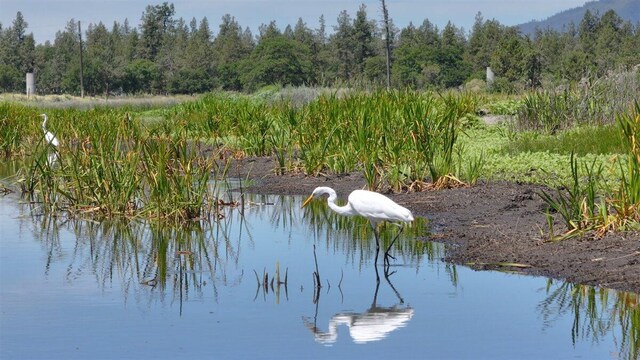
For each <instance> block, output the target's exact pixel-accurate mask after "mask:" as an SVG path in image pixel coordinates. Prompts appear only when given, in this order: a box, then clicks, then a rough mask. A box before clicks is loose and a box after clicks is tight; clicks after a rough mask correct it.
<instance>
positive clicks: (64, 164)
mask: <svg viewBox="0 0 640 360" xmlns="http://www.w3.org/2000/svg"><path fill="white" fill-rule="evenodd" d="M57 115H58V116H56V118H61V116H60V115H59V114H57ZM67 115H69V117H68V118H72V117H73V116H75V115H78V116H79V117H78V119H77V120H78V121H77V122H72V123H67V124H66V125H67V126H66V127H61V128H62V129H63V131H62V135H60V136H59V138H61V139H63V140H62V144H61V146H60V147H59V148H58V149H57V151H56V154H57V161H55V162H54V163H53V164H51V163H50V162H49V161H47V156H48V154H49V152H50V149H48V148H47V147H45V146H44V145H43V141H42V140H41V141H40V142H39V143H38V145H37V147H36V150H35V156H33V158H32V159H33V160H32V163H31V166H30V167H29V170H28V173H27V174H26V181H25V182H24V186H23V191H24V192H25V193H27V194H28V195H29V196H31V198H32V199H33V200H34V201H38V202H41V203H42V204H43V206H44V207H45V208H46V209H48V210H50V211H52V212H59V211H64V212H66V213H67V214H68V215H69V216H71V217H93V218H113V217H144V218H151V219H158V220H163V221H164V220H169V221H176V222H184V221H191V220H195V219H199V218H202V217H205V218H210V217H211V218H215V217H216V214H212V212H215V211H217V206H216V205H215V204H216V200H215V199H214V195H213V192H212V191H213V190H212V189H210V187H209V185H208V184H209V176H210V173H211V172H216V171H219V170H220V169H219V168H218V167H215V166H214V156H210V157H204V156H202V152H203V151H202V149H201V147H200V145H199V144H198V143H197V142H192V141H189V140H188V136H187V133H186V130H185V127H178V128H177V129H168V128H166V127H164V128H163V127H158V128H156V129H154V130H153V131H149V130H147V129H145V128H143V127H142V125H141V123H140V122H139V121H138V120H137V119H136V118H135V117H132V116H131V114H129V113H121V112H117V111H111V110H108V111H99V110H98V111H91V112H87V113H78V114H76V113H69V114H67ZM80 115H84V116H85V117H86V118H81V116H80ZM74 135H75V136H74ZM69 138H70V139H69ZM65 139H69V140H66V141H65Z"/></svg>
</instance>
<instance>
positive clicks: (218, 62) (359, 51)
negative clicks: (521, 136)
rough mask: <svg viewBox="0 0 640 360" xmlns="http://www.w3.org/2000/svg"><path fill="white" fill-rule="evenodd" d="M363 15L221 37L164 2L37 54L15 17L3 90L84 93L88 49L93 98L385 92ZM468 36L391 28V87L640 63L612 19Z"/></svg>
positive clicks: (1, 49)
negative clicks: (272, 88)
mask: <svg viewBox="0 0 640 360" xmlns="http://www.w3.org/2000/svg"><path fill="white" fill-rule="evenodd" d="M366 10H367V9H366V7H365V6H364V5H362V6H361V7H360V8H359V9H358V10H357V12H356V13H355V16H353V17H352V16H351V15H350V14H349V13H348V12H347V11H342V12H341V13H340V14H339V15H338V18H337V19H336V21H335V23H336V26H335V27H334V28H333V30H334V31H333V33H332V34H327V33H326V25H325V21H324V17H321V18H320V21H319V24H318V28H316V29H311V28H309V27H308V26H307V24H305V23H304V22H303V21H302V20H300V21H298V23H297V24H295V27H292V26H287V27H286V28H285V29H286V30H285V31H281V30H280V29H278V27H277V26H276V24H275V22H271V23H270V24H269V25H265V26H264V27H262V28H261V29H259V30H260V34H259V36H254V34H252V33H251V31H249V30H248V29H243V27H242V26H241V25H240V24H239V23H238V22H237V21H236V20H235V18H233V17H232V16H231V15H229V14H227V15H224V16H223V17H222V19H221V23H220V26H219V29H218V31H217V32H216V36H213V34H212V31H211V30H210V29H209V21H208V20H207V18H203V19H202V20H200V22H198V21H196V20H195V19H193V20H192V21H191V22H189V21H185V20H184V19H182V18H176V17H175V14H176V9H175V7H174V5H173V4H171V3H168V2H164V3H162V4H156V5H149V6H147V7H146V8H145V10H144V12H143V13H142V16H141V17H140V19H141V24H140V27H139V28H135V27H133V28H132V27H130V26H129V24H128V22H127V21H126V20H125V21H124V23H119V22H115V23H114V24H113V27H111V28H110V29H108V28H107V27H106V26H104V25H103V24H102V23H98V24H85V27H84V28H83V29H84V32H85V33H84V34H83V36H82V37H83V44H80V41H79V36H78V35H79V34H78V22H77V21H75V20H74V19H71V20H70V21H69V22H68V23H67V25H66V27H65V28H64V29H62V30H61V31H59V32H58V33H57V34H56V38H55V41H54V42H53V44H50V43H47V44H41V45H36V44H35V41H34V38H33V35H32V34H29V33H27V29H28V24H27V22H26V20H25V19H24V17H23V16H22V14H21V13H18V14H16V19H15V20H14V21H13V22H12V24H11V25H10V26H8V27H6V28H5V29H0V64H2V65H0V70H1V71H0V90H3V91H11V92H22V91H23V89H24V73H25V72H27V71H32V72H35V73H36V74H37V78H36V83H37V89H38V91H39V92H42V93H44V94H49V93H58V94H59V93H69V94H79V93H80V64H79V60H78V56H77V54H78V51H79V49H80V47H81V45H82V48H83V50H84V55H85V57H84V64H83V73H84V86H85V89H84V90H85V93H88V94H91V95H96V94H97V95H105V96H108V95H111V94H115V95H119V94H123V93H152V94H157V93H173V94H179V93H195V92H198V93H200V92H207V91H212V90H215V89H218V88H221V89H223V90H233V91H242V90H244V91H254V90H256V89H259V88H261V87H262V86H265V85H274V84H277V85H279V86H288V85H291V86H299V85H302V84H304V85H310V86H348V87H357V88H367V89H372V88H373V89H375V88H378V87H381V86H382V85H383V84H385V83H386V81H383V79H385V77H386V67H385V65H386V64H385V61H386V60H385V59H386V50H385V45H386V42H387V40H386V39H385V38H384V36H386V35H384V36H383V34H385V32H384V31H381V29H380V25H379V24H378V22H377V21H375V20H373V19H371V18H370V17H369V15H368V14H367V11H366ZM390 15H393V14H390ZM471 30H472V31H471V33H470V34H466V33H464V32H463V30H462V29H461V28H458V27H456V26H455V25H454V24H452V23H448V24H447V25H446V26H445V27H444V28H442V29H438V28H437V27H436V26H435V25H433V23H431V22H430V21H429V19H424V21H423V22H422V24H421V25H420V26H419V27H416V26H414V25H413V24H409V25H408V26H407V27H406V28H404V29H399V30H398V29H395V27H393V26H391V33H390V34H389V36H388V37H389V39H388V40H389V42H390V44H389V45H390V48H391V49H392V50H393V51H392V52H391V54H390V61H391V71H392V74H391V75H392V79H393V81H392V83H393V86H395V87H397V88H400V89H402V88H411V89H440V90H442V89H448V88H454V87H458V86H460V85H462V84H464V83H467V82H469V81H470V80H472V79H483V78H484V72H485V70H486V67H487V66H491V67H492V68H493V70H494V71H495V73H496V76H497V78H496V82H494V84H493V85H494V86H493V88H492V89H491V90H492V91H495V92H504V93H515V92H520V91H522V90H523V89H528V88H539V87H541V86H544V87H546V88H548V89H550V88H555V87H556V86H557V85H565V84H566V83H567V82H568V83H575V82H580V81H583V79H588V80H590V81H593V79H598V78H606V77H608V74H609V73H610V72H612V71H619V70H620V69H630V68H632V67H633V66H635V65H636V64H637V59H638V58H640V43H639V41H638V38H639V37H638V32H639V30H638V27H637V26H634V25H633V24H631V23H629V22H624V21H623V20H622V19H621V18H620V16H618V15H617V14H616V13H615V12H613V11H608V12H606V13H604V14H603V15H602V16H599V14H592V13H586V14H585V15H584V18H583V20H582V21H581V22H580V24H579V26H578V28H577V29H576V28H575V27H571V26H569V27H568V30H567V31H566V32H564V33H559V32H556V31H553V30H550V29H547V30H544V31H542V30H541V31H538V32H536V34H535V36H534V37H532V38H530V37H525V36H524V35H521V34H519V33H518V32H517V31H516V29H515V28H513V27H507V26H504V25H502V24H500V23H499V22H497V21H496V20H486V21H485V20H484V19H483V17H482V14H480V13H478V15H477V16H476V21H475V23H474V25H473V28H472V29H471ZM631 94H634V95H636V96H637V92H636V93H631Z"/></svg>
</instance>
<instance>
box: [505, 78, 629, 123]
mask: <svg viewBox="0 0 640 360" xmlns="http://www.w3.org/2000/svg"><path fill="white" fill-rule="evenodd" d="M638 97H640V73H639V72H638V71H626V70H620V71H617V72H613V73H610V74H608V75H607V76H605V77H602V78H597V79H596V78H589V79H586V81H584V82H581V83H580V84H576V85H572V86H570V87H567V88H565V89H562V90H559V91H547V90H542V91H536V92H532V93H529V94H526V95H525V96H524V98H523V100H522V106H520V107H519V108H518V114H517V121H516V123H517V125H518V127H519V129H529V130H531V129H533V130H539V131H543V132H546V133H553V132H555V131H558V130H561V129H567V128H571V127H573V126H576V125H600V124H607V123H608V124H612V123H615V119H616V116H618V115H619V114H621V113H624V112H625V111H627V109H628V107H629V105H630V104H633V102H634V101H635V100H637V99H638Z"/></svg>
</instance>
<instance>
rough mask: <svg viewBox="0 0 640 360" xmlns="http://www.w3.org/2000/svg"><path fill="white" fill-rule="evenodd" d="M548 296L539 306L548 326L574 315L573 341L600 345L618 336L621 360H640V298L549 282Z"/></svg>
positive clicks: (605, 290) (565, 283) (583, 286)
mask: <svg viewBox="0 0 640 360" xmlns="http://www.w3.org/2000/svg"><path fill="white" fill-rule="evenodd" d="M546 293H547V297H546V298H545V299H544V300H543V301H542V302H541V303H540V304H539V305H538V311H539V312H540V314H541V315H542V318H543V321H544V327H549V326H551V325H553V323H554V322H555V321H556V320H557V319H559V318H560V317H561V316H563V315H565V314H573V324H572V327H571V341H572V343H573V344H575V343H576V342H577V341H578V340H585V341H595V342H598V341H600V340H601V339H603V338H604V337H605V336H609V335H610V334H612V333H613V334H615V333H616V332H617V331H620V337H619V338H618V337H616V336H614V342H615V343H616V344H617V346H618V349H619V350H618V354H617V356H616V357H617V358H620V359H630V360H633V359H638V358H640V306H639V304H640V295H639V294H636V293H628V292H622V291H614V290H609V289H605V288H595V287H593V286H588V285H580V284H572V283H568V282H556V281H553V280H548V282H547V288H546Z"/></svg>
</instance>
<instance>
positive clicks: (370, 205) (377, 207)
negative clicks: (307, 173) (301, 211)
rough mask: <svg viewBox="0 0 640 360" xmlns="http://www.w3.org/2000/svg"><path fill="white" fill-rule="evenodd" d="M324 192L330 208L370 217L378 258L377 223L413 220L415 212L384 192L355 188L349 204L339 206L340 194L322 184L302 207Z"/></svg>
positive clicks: (343, 212)
mask: <svg viewBox="0 0 640 360" xmlns="http://www.w3.org/2000/svg"><path fill="white" fill-rule="evenodd" d="M323 194H327V195H329V197H328V198H327V203H328V204H329V208H331V210H333V211H335V212H336V213H338V214H340V215H345V216H353V215H360V216H364V217H365V218H367V219H369V223H370V224H371V229H372V230H373V235H374V236H375V238H376V259H377V258H378V251H379V250H380V240H379V239H378V232H377V231H376V225H377V224H378V223H379V222H383V221H390V222H393V221H400V222H403V223H406V222H411V221H413V214H411V211H410V210H409V209H407V208H405V207H403V206H400V205H398V204H397V203H396V202H394V201H393V200H391V199H389V198H388V197H386V196H384V195H382V194H379V193H376V192H373V191H367V190H354V191H353V192H351V194H349V198H348V202H347V205H345V206H339V205H338V204H336V199H337V198H338V195H337V194H336V192H335V190H333V189H332V188H330V187H326V186H320V187H317V188H315V189H314V190H313V193H312V194H311V196H309V197H308V198H307V200H305V202H304V203H303V204H302V207H305V206H307V205H308V204H309V203H310V202H311V200H312V199H313V198H314V197H316V196H320V195H323ZM395 225H398V224H395ZM399 226H400V232H402V229H403V228H402V226H401V225H399ZM400 232H398V235H396V237H395V238H394V239H393V241H392V242H391V244H390V245H389V248H388V249H387V251H385V253H384V261H385V264H388V259H387V258H388V257H389V256H390V255H389V250H391V246H393V243H394V242H395V241H396V239H397V238H398V236H399V235H400Z"/></svg>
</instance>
